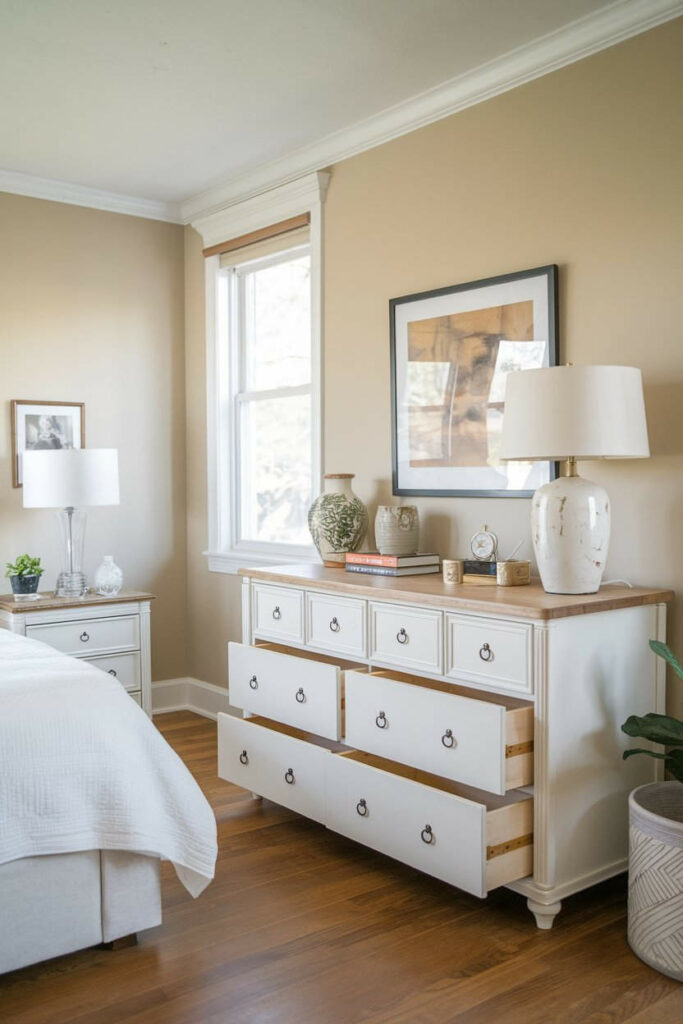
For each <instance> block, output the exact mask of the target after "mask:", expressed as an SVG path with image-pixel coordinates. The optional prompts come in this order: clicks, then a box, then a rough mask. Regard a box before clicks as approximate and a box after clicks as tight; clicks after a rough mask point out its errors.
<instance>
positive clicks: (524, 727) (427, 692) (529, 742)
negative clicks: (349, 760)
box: [344, 671, 534, 794]
mask: <svg viewBox="0 0 683 1024" xmlns="http://www.w3.org/2000/svg"><path fill="white" fill-rule="evenodd" d="M533 735H534V715H533V708H532V706H531V705H528V704H527V705H525V704H524V703H523V702H522V701H520V700H518V699H516V698H514V697H509V698H498V699H497V700H493V699H492V698H490V697H489V695H488V694H486V695H485V699H480V698H479V697H478V696H477V697H472V696H465V695H464V694H463V692H462V688H461V689H460V692H454V690H453V688H451V687H449V686H448V684H446V683H428V682H427V681H425V680H419V679H416V678H414V677H409V676H403V677H402V676H401V675H400V673H391V672H389V671H386V672H373V673H371V674H369V675H367V674H365V675H362V674H357V673H355V672H347V673H346V730H345V741H344V742H345V743H346V744H347V745H348V746H350V747H360V749H361V750H366V751H370V752H372V753H375V754H379V755H380V756H381V757H386V758H390V759H391V760H393V761H400V762H401V763H402V764H407V765H412V766H414V767H415V768H421V769H423V770H424V771H426V772H431V773H432V774H434V775H441V776H443V777H444V778H447V779H454V780H456V781H458V782H463V783H466V784H467V785H470V786H476V787H477V788H478V789H484V790H488V791H489V792H491V793H500V794H502V793H505V792H506V791H507V790H508V789H514V788H516V787H518V786H524V785H527V784H528V783H530V782H532V781H533V752H532V751H533Z"/></svg>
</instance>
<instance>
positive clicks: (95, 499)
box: [22, 448, 119, 508]
mask: <svg viewBox="0 0 683 1024" xmlns="http://www.w3.org/2000/svg"><path fill="white" fill-rule="evenodd" d="M22 471H23V481H24V495H23V496H24V508H83V507H87V506H88V505H118V504H119V463H118V451H117V449H116V448H79V449H71V448H69V449H59V450H57V451H26V452H24V453H23V455H22Z"/></svg>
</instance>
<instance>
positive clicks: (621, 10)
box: [180, 0, 683, 245]
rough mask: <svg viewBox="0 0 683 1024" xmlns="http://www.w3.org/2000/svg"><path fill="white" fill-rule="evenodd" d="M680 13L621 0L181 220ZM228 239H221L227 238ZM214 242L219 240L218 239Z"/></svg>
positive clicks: (245, 177)
mask: <svg viewBox="0 0 683 1024" xmlns="http://www.w3.org/2000/svg"><path fill="white" fill-rule="evenodd" d="M681 14H683V3H682V2H681V0H617V2H616V3H613V4H610V5H609V6H608V7H605V8H603V9H602V10H599V11H595V12H594V13H592V14H588V15H586V16H585V17H583V18H579V19H578V20H576V21H573V22H570V24H568V25H566V26H564V27H563V28H561V29H557V30H556V31H555V32H550V33H548V34H547V35H544V36H540V37H539V38H538V39H535V40H532V41H531V42H529V43H526V44H524V45H523V46H520V47H518V48H517V49H515V50H511V51H510V52H509V53H507V54H504V55H503V56H502V57H498V58H496V59H495V60H492V61H488V62H487V63H485V64H481V65H480V66H479V67H478V68H474V69H473V70H472V71H468V72H466V73H465V74H462V75H458V76H457V77H456V78H451V79H450V80H448V81H447V82H443V83H442V84H441V85H438V86H436V87H435V88H433V89H429V90H427V91H426V92H423V93H420V94H418V95H417V96H413V97H412V98H411V99H408V100H404V101H403V102H402V103H397V104H396V105H395V106H393V107H389V108H388V109H386V110H383V111H381V112H380V113H378V114H375V115H374V116H373V117H369V118H367V119H366V120H363V121H359V122H357V123H356V124H354V125H350V126H349V127H348V128H343V129H342V130H341V131H337V132H334V133H332V134H330V135H327V136H325V137H324V138H323V139H320V140H319V141H318V142H315V143H312V144H311V145H308V146H303V147H301V148H299V149H296V150H293V151H291V152H289V153H287V154H285V155H284V156H282V157H279V158H278V159H276V160H271V161H269V162H267V163H263V164H260V165H259V166H258V167H255V168H254V169H253V170H251V171H249V172H247V173H245V174H241V175H239V176H238V177H235V178H231V179H230V180H228V181H226V182H225V183H224V184H223V185H219V186H217V187H215V188H211V189H208V190H207V191H205V192H201V193H200V194H198V195H196V196H193V197H191V198H189V199H186V200H184V201H183V202H182V203H181V204H180V210H181V213H182V217H183V221H184V222H185V223H188V222H191V223H192V224H194V226H195V227H198V225H197V223H196V221H197V220H198V219H200V218H203V217H204V216H205V215H206V214H211V213H213V212H215V211H216V210H219V209H222V208H225V207H228V206H230V205H232V204H235V203H240V204H242V203H243V202H244V201H250V202H251V201H253V200H254V199H258V198H260V197H261V194H262V193H264V192H266V190H268V189H273V188H274V187H275V186H277V185H282V184H283V183H285V182H292V181H293V179H295V178H299V177H301V176H302V175H306V174H309V173H310V172H311V171H314V170H315V169H316V168H318V167H329V166H331V165H333V164H336V163H339V161H341V160H346V159H348V157H351V156H355V155H356V154H357V153H362V152H364V151H365V150H368V149H372V148H374V147H375V146H380V145H382V143H384V142H389V141H391V139H396V138H399V137H400V136H401V135H406V134H408V133H409V132H413V131H415V130H416V129H417V128H422V127H424V126H425V125H428V124H432V123H433V122H434V121H439V120H441V118H444V117H449V116H450V115H451V114H455V113H457V112H458V111H459V110H465V109H466V108H467V107H472V106H475V104H477V103H482V102H483V101H484V100H488V99H491V98H492V97H493V96H498V95H500V94H501V93H504V92H508V91H509V90H510V89H515V88H516V87H517V86H518V85H523V84H524V83H525V82H530V81H532V80H533V79H534V78H540V77H542V76H543V75H547V74H549V73H550V72H551V71H556V70H557V69H558V68H562V67H565V66H566V65H567V64H573V63H575V62H576V61H579V60H583V58H584V57H590V56H591V55H592V54H594V53H597V52H599V51H600V50H604V49H606V48H607V47H610V46H614V45H615V44H617V43H621V42H623V41H624V40H625V39H629V38H631V37H632V36H635V35H638V34H639V33H640V32H646V31H648V30H649V29H652V28H655V27H656V26H657V25H661V24H663V23H664V22H666V21H671V20H672V19H673V18H677V17H679V16H680V15H681ZM198 230H200V231H201V228H199V227H198ZM226 237H228V236H227V235H223V238H226ZM216 241H222V239H221V238H217V239H216ZM206 244H207V245H210V244H212V243H206Z"/></svg>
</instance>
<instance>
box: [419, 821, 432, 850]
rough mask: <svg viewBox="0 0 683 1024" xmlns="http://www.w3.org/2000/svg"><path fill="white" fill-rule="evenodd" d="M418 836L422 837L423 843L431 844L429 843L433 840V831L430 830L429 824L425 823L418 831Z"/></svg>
mask: <svg viewBox="0 0 683 1024" xmlns="http://www.w3.org/2000/svg"><path fill="white" fill-rule="evenodd" d="M420 838H421V839H422V842H423V843H426V844H427V846H431V844H432V843H433V842H434V833H433V832H432V826H431V825H425V827H424V828H423V829H422V831H421V832H420Z"/></svg>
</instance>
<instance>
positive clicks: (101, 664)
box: [84, 651, 141, 692]
mask: <svg viewBox="0 0 683 1024" xmlns="http://www.w3.org/2000/svg"><path fill="white" fill-rule="evenodd" d="M84 661H89V662H90V664H91V665H96V666H97V668H101V669H102V671H103V672H107V673H108V674H109V675H110V676H114V677H115V678H116V679H118V681H119V682H120V683H121V686H123V688H124V689H125V690H128V691H129V692H130V691H132V690H139V689H140V686H141V682H140V680H141V675H140V655H139V654H138V652H137V651H133V652H131V653H130V654H108V655H106V656H105V657H103V658H84Z"/></svg>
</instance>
